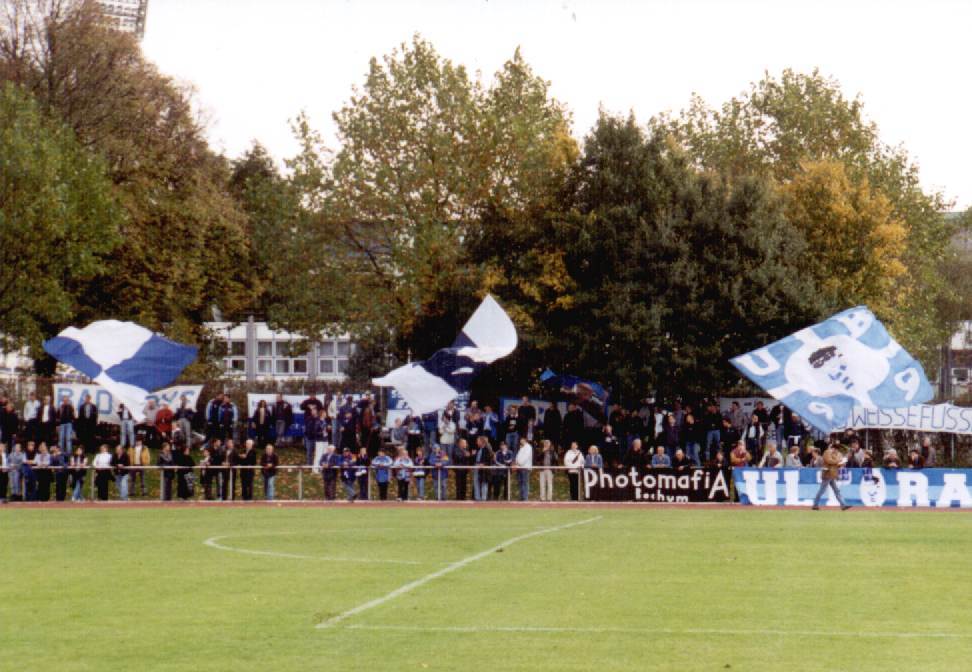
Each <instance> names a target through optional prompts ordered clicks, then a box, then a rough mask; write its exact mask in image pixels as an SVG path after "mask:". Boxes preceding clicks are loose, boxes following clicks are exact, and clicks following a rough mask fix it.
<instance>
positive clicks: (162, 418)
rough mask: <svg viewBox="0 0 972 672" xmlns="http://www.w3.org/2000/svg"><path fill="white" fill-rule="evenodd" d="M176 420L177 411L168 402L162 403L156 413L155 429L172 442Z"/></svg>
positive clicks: (164, 439)
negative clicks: (173, 410) (174, 411)
mask: <svg viewBox="0 0 972 672" xmlns="http://www.w3.org/2000/svg"><path fill="white" fill-rule="evenodd" d="M174 421H175V413H173V412H172V409H171V408H169V405H168V404H166V403H163V404H162V408H160V409H159V410H158V411H157V412H156V414H155V431H156V433H157V434H158V435H159V437H161V439H162V440H163V441H169V442H170V443H171V442H172V427H173V423H174Z"/></svg>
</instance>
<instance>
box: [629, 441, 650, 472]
mask: <svg viewBox="0 0 972 672" xmlns="http://www.w3.org/2000/svg"><path fill="white" fill-rule="evenodd" d="M647 466H648V455H647V454H646V453H645V451H644V448H642V443H641V439H635V440H634V441H632V442H631V450H629V451H628V452H627V454H625V456H624V468H625V470H631V469H635V470H636V471H637V472H638V473H639V474H643V473H644V472H645V468H646V467H647Z"/></svg>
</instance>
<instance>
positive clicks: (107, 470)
mask: <svg viewBox="0 0 972 672" xmlns="http://www.w3.org/2000/svg"><path fill="white" fill-rule="evenodd" d="M111 462H112V459H111V453H110V452H108V444H101V448H100V449H99V451H98V454H97V455H95V459H94V463H93V464H92V466H93V467H94V469H95V487H96V488H98V499H99V500H101V501H102V502H104V501H107V500H108V484H109V483H110V482H111V471H112V464H111Z"/></svg>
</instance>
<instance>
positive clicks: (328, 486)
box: [324, 477, 337, 502]
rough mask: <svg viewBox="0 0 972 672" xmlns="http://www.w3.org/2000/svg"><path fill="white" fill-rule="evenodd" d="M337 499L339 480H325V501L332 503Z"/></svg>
mask: <svg viewBox="0 0 972 672" xmlns="http://www.w3.org/2000/svg"><path fill="white" fill-rule="evenodd" d="M336 497H337V478H336V477H335V478H325V479H324V499H326V500H327V501H329V502H331V501H334V499H335V498H336Z"/></svg>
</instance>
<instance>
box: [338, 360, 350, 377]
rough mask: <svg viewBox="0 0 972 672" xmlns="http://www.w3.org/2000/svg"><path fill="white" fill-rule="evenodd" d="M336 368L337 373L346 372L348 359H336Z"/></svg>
mask: <svg viewBox="0 0 972 672" xmlns="http://www.w3.org/2000/svg"><path fill="white" fill-rule="evenodd" d="M337 369H338V373H344V374H346V373H347V372H348V360H346V359H339V360H337Z"/></svg>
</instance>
